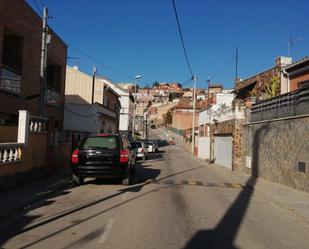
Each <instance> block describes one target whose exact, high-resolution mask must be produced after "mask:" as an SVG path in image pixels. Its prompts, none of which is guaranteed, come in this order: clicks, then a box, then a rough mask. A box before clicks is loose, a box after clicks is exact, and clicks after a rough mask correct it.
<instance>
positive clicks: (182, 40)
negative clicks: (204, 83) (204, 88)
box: [172, 0, 194, 78]
mask: <svg viewBox="0 0 309 249" xmlns="http://www.w3.org/2000/svg"><path fill="white" fill-rule="evenodd" d="M172 2H173V8H174V12H175V17H176V21H177V27H178V32H179V36H180V40H181V44H182V49H183V52H184V55H185V57H186V62H187V65H188V68H189V71H190V73H191V76H192V78H193V77H194V75H193V72H192V69H191V65H190V62H189V58H188V55H187V51H186V47H185V42H184V39H183V35H182V31H181V27H180V22H179V18H178V13H177V9H176V3H175V0H172Z"/></svg>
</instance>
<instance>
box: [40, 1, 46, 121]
mask: <svg viewBox="0 0 309 249" xmlns="http://www.w3.org/2000/svg"><path fill="white" fill-rule="evenodd" d="M47 18H48V10H47V7H44V8H43V25H42V44H41V67H40V100H39V101H40V102H39V114H40V116H45V115H46V92H47V86H46V85H47V83H46V67H47V43H48V26H47Z"/></svg>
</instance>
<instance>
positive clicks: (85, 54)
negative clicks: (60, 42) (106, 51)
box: [67, 43, 134, 80]
mask: <svg viewBox="0 0 309 249" xmlns="http://www.w3.org/2000/svg"><path fill="white" fill-rule="evenodd" d="M67 45H69V47H71V48H73V49H74V50H76V51H78V52H79V53H80V54H82V55H84V56H85V57H87V58H88V59H90V60H92V61H94V62H96V63H97V64H99V65H101V66H103V67H106V68H108V69H110V70H111V71H113V72H115V73H118V74H119V75H122V76H124V77H126V78H128V79H130V80H134V77H132V76H130V75H128V74H126V73H123V72H121V71H119V70H117V69H115V68H113V67H111V66H109V65H107V64H105V63H103V62H101V61H99V60H98V59H96V58H94V57H92V56H91V55H89V54H87V53H85V52H83V51H82V50H80V49H79V48H77V47H75V46H72V44H69V43H67Z"/></svg>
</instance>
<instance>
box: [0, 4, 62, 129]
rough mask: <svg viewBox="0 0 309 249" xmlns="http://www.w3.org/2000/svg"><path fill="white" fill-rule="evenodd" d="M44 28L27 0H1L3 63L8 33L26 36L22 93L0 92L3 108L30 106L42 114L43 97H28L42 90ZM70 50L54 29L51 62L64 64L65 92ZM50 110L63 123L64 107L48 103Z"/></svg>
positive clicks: (15, 109) (14, 111)
mask: <svg viewBox="0 0 309 249" xmlns="http://www.w3.org/2000/svg"><path fill="white" fill-rule="evenodd" d="M41 30H42V20H41V19H40V17H39V16H38V15H37V14H36V13H35V12H34V11H33V10H32V9H31V7H30V6H29V5H28V4H27V3H26V1H23V0H10V1H8V0H3V1H0V62H1V63H2V54H3V51H2V50H3V37H4V34H9V35H14V36H19V37H22V40H23V42H22V44H23V45H22V47H23V49H22V71H21V77H22V83H21V84H22V86H21V97H19V96H15V95H12V94H8V93H4V92H0V99H1V105H0V112H4V113H10V114H17V113H18V110H20V109H28V110H30V112H31V114H33V115H36V114H38V103H39V99H38V98H33V99H31V100H30V99H28V100H26V97H29V96H32V95H35V94H38V93H39V91H40V50H41ZM66 53H67V47H66V45H65V44H64V42H63V41H62V40H60V39H59V37H58V36H57V35H56V34H55V33H54V32H52V37H51V43H50V45H49V54H48V64H51V65H58V66H61V69H62V74H61V82H60V91H61V94H62V95H63V94H64V84H65V65H66ZM62 101H63V99H62ZM47 112H48V115H49V116H52V117H54V119H55V120H56V121H57V122H58V123H59V124H60V125H61V124H62V116H63V115H62V114H63V109H62V108H54V107H49V106H48V107H47Z"/></svg>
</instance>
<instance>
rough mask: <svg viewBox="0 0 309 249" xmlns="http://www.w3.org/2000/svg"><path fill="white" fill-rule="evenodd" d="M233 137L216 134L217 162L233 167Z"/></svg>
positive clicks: (215, 154) (215, 150)
mask: <svg viewBox="0 0 309 249" xmlns="http://www.w3.org/2000/svg"><path fill="white" fill-rule="evenodd" d="M232 149H233V138H232V136H231V135H216V136H215V143H214V156H215V158H214V159H215V163H217V164H219V165H221V166H224V167H226V168H228V169H232Z"/></svg>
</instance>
